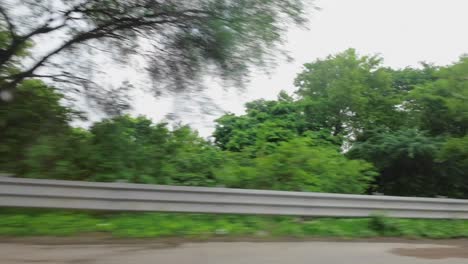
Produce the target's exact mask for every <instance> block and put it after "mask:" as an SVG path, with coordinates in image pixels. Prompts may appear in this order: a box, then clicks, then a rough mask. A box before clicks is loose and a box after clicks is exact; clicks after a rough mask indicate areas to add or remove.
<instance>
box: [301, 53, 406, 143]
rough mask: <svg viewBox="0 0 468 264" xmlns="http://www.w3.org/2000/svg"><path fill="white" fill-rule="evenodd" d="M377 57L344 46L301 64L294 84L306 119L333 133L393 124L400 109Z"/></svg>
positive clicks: (389, 79)
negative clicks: (301, 67)
mask: <svg viewBox="0 0 468 264" xmlns="http://www.w3.org/2000/svg"><path fill="white" fill-rule="evenodd" d="M381 62H382V59H381V58H380V57H377V56H359V55H358V54H357V53H356V51H355V50H354V49H348V50H346V51H344V52H342V53H339V54H337V55H331V56H328V57H327V58H326V59H324V60H320V59H319V60H316V61H315V62H312V63H307V64H305V65H304V70H303V71H302V72H301V73H300V74H298V76H297V78H296V80H295V85H296V86H297V87H298V88H299V90H298V93H299V95H301V96H302V97H303V100H304V103H305V104H306V107H305V114H306V116H307V122H308V123H309V125H310V126H311V127H312V128H313V129H321V128H326V129H330V130H331V131H332V133H333V135H335V136H336V135H344V136H356V135H357V134H359V133H361V132H362V131H363V130H365V129H370V128H375V126H386V127H396V126H398V124H399V123H400V120H401V117H400V114H401V113H400V112H399V111H398V109H397V108H396V105H397V104H398V102H399V98H398V94H397V92H396V91H395V89H394V88H393V87H392V78H391V75H390V74H389V73H388V71H386V70H385V69H383V68H382V67H381Z"/></svg>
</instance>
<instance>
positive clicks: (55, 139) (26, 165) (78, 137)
mask: <svg viewBox="0 0 468 264" xmlns="http://www.w3.org/2000/svg"><path fill="white" fill-rule="evenodd" d="M91 138H92V135H91V134H90V133H89V132H88V131H86V130H83V129H77V128H73V129H69V130H68V131H64V132H63V133H62V134H60V135H55V136H52V135H41V136H40V138H39V139H38V140H37V141H36V142H35V143H34V144H33V145H32V146H30V147H28V148H27V149H26V150H25V153H24V159H23V160H22V161H21V162H20V168H21V171H20V172H19V174H18V175H20V176H23V177H28V178H45V179H65V180H85V181H86V180H89V179H90V177H91V176H92V173H93V172H94V164H92V159H91V157H92V156H93V155H94V149H93V147H92V145H91Z"/></svg>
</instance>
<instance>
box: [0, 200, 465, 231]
mask: <svg viewBox="0 0 468 264" xmlns="http://www.w3.org/2000/svg"><path fill="white" fill-rule="evenodd" d="M97 232H99V233H107V234H110V235H112V236H114V237H125V238H159V237H188V238H212V237H263V238H275V237H276V238H277V237H297V238H312V237H339V238H368V237H406V238H435V239H442V238H460V237H468V221H464V220H416V219H391V218H385V217H382V216H375V217H371V218H354V219H353V218H350V219H332V218H317V219H309V220H306V219H301V218H298V217H284V216H245V215H209V214H176V213H98V212H83V211H60V210H36V209H34V210H33V209H5V208H3V209H0V236H72V235H78V234H86V233H97Z"/></svg>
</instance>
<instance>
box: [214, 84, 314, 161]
mask: <svg viewBox="0 0 468 264" xmlns="http://www.w3.org/2000/svg"><path fill="white" fill-rule="evenodd" d="M302 109H303V107H302V105H301V104H300V103H298V102H297V101H295V100H294V99H293V98H292V97H291V96H289V95H288V94H286V93H285V92H281V93H280V94H279V96H278V100H275V101H267V100H256V101H253V102H249V103H247V104H246V114H245V115H242V116H235V115H233V114H226V115H224V116H222V117H220V118H219V119H217V120H216V130H215V131H214V133H213V136H214V138H215V143H216V145H217V146H219V147H220V148H221V149H223V150H229V151H243V150H245V149H248V150H249V151H251V152H252V155H253V156H255V155H257V154H259V155H262V154H268V153H271V152H272V151H273V150H274V148H275V147H276V146H277V145H278V143H279V142H283V141H287V140H290V139H292V138H294V137H296V136H297V135H301V134H302V133H304V132H305V131H306V130H307V127H306V123H305V119H304V115H303V113H302Z"/></svg>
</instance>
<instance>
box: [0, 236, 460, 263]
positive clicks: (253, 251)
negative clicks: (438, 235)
mask: <svg viewBox="0 0 468 264" xmlns="http://www.w3.org/2000/svg"><path fill="white" fill-rule="evenodd" d="M0 263H2V264H10V263H11V264H17V263H21V264H23V263H25V264H26V263H34V264H37V263H48V264H55V263H67V264H94V263H100V264H107V263H108V264H130V263H131V264H155V263H161V264H276V263H277V264H311V263H319V264H419V263H420V264H431V263H434V264H435V263H440V264H466V263H468V243H467V242H466V241H465V242H463V243H453V244H450V243H449V244H447V243H445V244H419V243H380V242H379V243H377V242H261V243H260V242H207V243H186V244H180V245H177V246H167V245H166V246H164V245H161V243H152V242H144V243H143V242H142V243H123V244H116V243H96V244H83V243H80V244H67V245H65V244H64V245H50V244H49V245H47V244H44V243H23V242H5V241H3V242H0Z"/></svg>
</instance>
